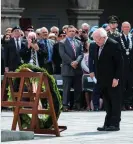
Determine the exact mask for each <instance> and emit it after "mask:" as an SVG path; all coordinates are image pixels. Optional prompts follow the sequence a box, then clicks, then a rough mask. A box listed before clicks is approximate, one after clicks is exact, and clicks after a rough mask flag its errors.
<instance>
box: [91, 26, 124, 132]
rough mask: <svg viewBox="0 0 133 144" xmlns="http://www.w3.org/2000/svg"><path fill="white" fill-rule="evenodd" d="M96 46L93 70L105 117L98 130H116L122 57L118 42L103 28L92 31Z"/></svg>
mask: <svg viewBox="0 0 133 144" xmlns="http://www.w3.org/2000/svg"><path fill="white" fill-rule="evenodd" d="M93 39H94V41H95V42H96V44H95V47H97V49H96V52H95V59H94V62H95V70H96V78H97V84H98V85H99V88H100V91H101V93H102V96H103V100H104V104H105V110H106V117H105V122H104V126H103V127H98V128H97V130H98V131H118V130H120V120H121V91H122V89H121V82H122V71H123V59H122V54H121V49H120V46H119V43H117V42H116V41H114V40H112V39H110V38H108V37H107V32H106V31H105V30H104V29H103V28H99V29H97V30H96V31H95V32H94V33H93Z"/></svg>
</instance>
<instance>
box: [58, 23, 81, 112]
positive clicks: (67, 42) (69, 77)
mask: <svg viewBox="0 0 133 144" xmlns="http://www.w3.org/2000/svg"><path fill="white" fill-rule="evenodd" d="M59 53H60V56H61V59H62V68H61V74H62V76H63V109H64V111H68V108H69V107H68V103H69V98H70V89H71V87H72V86H73V88H74V108H76V109H79V102H80V95H81V91H82V69H81V66H80V62H81V60H82V58H83V47H82V43H81V42H80V41H79V40H77V39H75V27H74V26H72V25H70V26H68V28H67V37H66V38H65V39H63V40H62V41H61V42H60V43H59Z"/></svg>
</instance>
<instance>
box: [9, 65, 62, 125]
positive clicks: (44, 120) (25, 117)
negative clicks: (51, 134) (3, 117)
mask: <svg viewBox="0 0 133 144" xmlns="http://www.w3.org/2000/svg"><path fill="white" fill-rule="evenodd" d="M24 68H29V69H30V70H32V71H33V72H43V73H44V74H45V75H46V76H47V77H48V82H49V86H50V91H51V94H52V98H53V104H54V109H55V113H56V117H57V119H58V118H59V115H60V113H61V109H62V98H61V95H60V92H59V90H58V88H57V85H56V82H55V79H54V77H53V76H52V75H50V74H49V73H48V72H47V71H46V70H45V69H44V68H40V67H36V66H33V65H31V64H23V65H21V66H20V67H19V68H18V69H17V70H16V72H20V71H21V70H22V69H24ZM14 81H15V80H14ZM30 81H31V82H37V83H38V81H39V80H38V79H33V78H32V79H30ZM42 89H43V90H44V89H45V84H44V85H43V86H42ZM8 95H9V100H10V101H11V92H10V88H8ZM40 101H41V103H42V105H43V104H44V103H43V101H42V100H40ZM47 109H49V105H47ZM31 117H32V115H31V114H21V115H20V120H21V123H22V127H23V128H28V127H29V126H30V121H31ZM38 118H39V125H40V128H50V127H51V126H52V125H53V123H52V117H51V116H49V115H44V114H43V115H42V114H40V115H39V117H38Z"/></svg>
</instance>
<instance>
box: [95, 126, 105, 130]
mask: <svg viewBox="0 0 133 144" xmlns="http://www.w3.org/2000/svg"><path fill="white" fill-rule="evenodd" d="M106 129H107V126H103V127H98V128H97V130H98V131H106Z"/></svg>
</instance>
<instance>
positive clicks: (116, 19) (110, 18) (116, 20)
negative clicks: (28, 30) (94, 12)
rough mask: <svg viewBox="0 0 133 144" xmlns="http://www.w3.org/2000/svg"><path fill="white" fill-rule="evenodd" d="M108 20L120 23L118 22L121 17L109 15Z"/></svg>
mask: <svg viewBox="0 0 133 144" xmlns="http://www.w3.org/2000/svg"><path fill="white" fill-rule="evenodd" d="M107 22H108V23H118V22H119V19H118V17H117V16H115V15H112V16H109V17H108V19H107Z"/></svg>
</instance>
